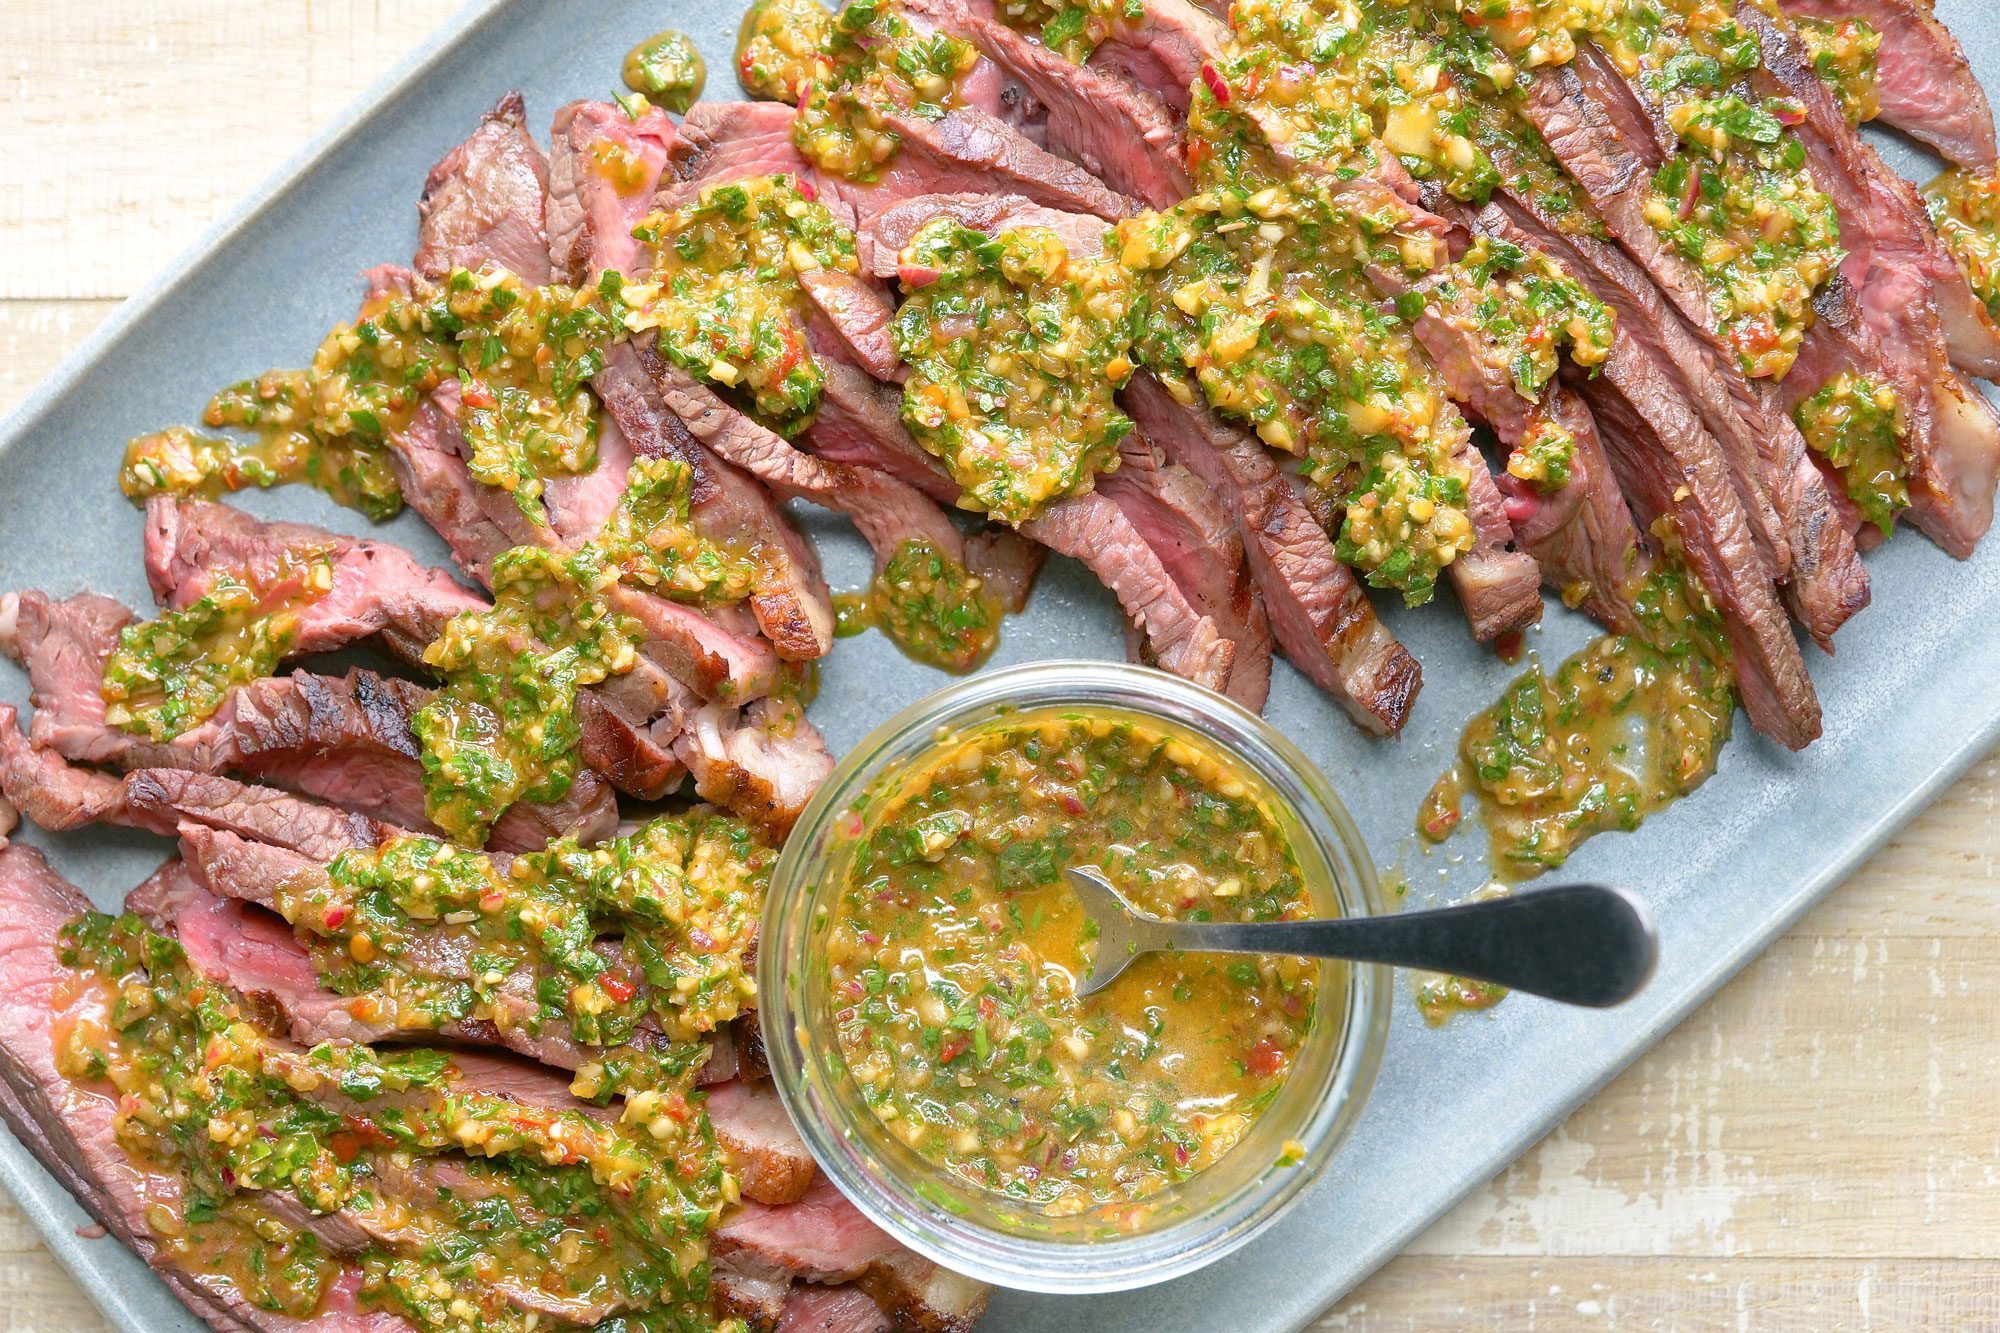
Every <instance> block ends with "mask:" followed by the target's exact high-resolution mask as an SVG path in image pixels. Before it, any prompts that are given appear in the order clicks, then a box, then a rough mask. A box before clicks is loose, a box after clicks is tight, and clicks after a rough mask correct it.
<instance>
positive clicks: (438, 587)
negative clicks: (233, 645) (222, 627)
mask: <svg viewBox="0 0 2000 1333" xmlns="http://www.w3.org/2000/svg"><path fill="white" fill-rule="evenodd" d="M145 552H146V581H147V583H149V584H150V585H151V587H152V589H153V596H154V597H155V598H156V599H157V600H158V601H159V602H160V603H161V604H162V605H165V606H170V607H174V608H176V609H179V608H182V607H186V606H187V605H188V604H189V603H191V602H194V601H196V600H197V599H199V598H200V597H202V596H203V595H204V594H206V593H207V592H208V591H209V590H210V589H211V588H212V587H214V583H215V579H216V577H217V576H218V575H221V574H225V573H227V574H232V575H234V576H236V577H237V578H239V579H243V580H244V581H246V582H248V583H250V584H251V585H252V586H255V587H272V586H274V585H276V584H277V583H278V582H279V581H280V580H281V579H283V578H284V577H286V572H287V571H289V570H296V569H297V568H298V567H299V566H300V565H301V564H302V563H304V562H305V561H307V560H309V559H311V558H313V557H315V556H320V557H323V558H325V559H327V560H329V561H331V563H332V565H333V586H332V588H330V589H329V590H328V591H327V592H326V593H324V594H322V595H320V596H318V597H316V598H314V599H313V600H312V601H311V603H310V604H308V605H306V606H304V607H303V608H301V611H300V618H299V619H300V623H299V636H298V640H297V643H296V648H295V651H297V652H298V653H300V654H310V653H323V652H330V651H332V650H334V649H336V648H344V647H346V646H348V645H349V644H352V643H355V642H357V641H359V640H363V639H368V638H379V640H380V641H381V643H382V646H383V647H384V648H386V649H388V650H389V651H390V652H392V653H394V654H395V655H396V656H397V657H400V658H402V659H403V660H404V661H406V662H411V663H416V662H420V661H422V659H423V651H424V649H425V648H426V647H428V646H429V644H430V642H431V640H433V639H435V638H436V637H437V636H438V634H439V633H440V632H441V631H442V630H443V629H444V625H445V622H446V621H448V620H450V619H451V618H452V617H453V616H455V615H457V614H458V613H459V612H461V611H478V610H483V609H485V606H486V602H485V600H484V599H483V598H481V597H480V596H479V595H477V594H476V593H473V592H469V591H467V590H466V589H465V588H464V587H462V586H461V585H459V584H458V583H456V582H455V581H453V579H452V578H451V576H450V575H449V574H446V573H445V572H444V571H443V570H438V569H430V568H428V567H426V566H424V565H422V564H419V563H418V561H417V559H416V557H415V556H413V555H411V554H410V553H409V552H408V551H405V550H404V549H403V548H402V547H400V546H392V545H390V544H389V543H387V542H378V541H371V540H369V539H367V538H365V537H348V536H343V535H340V534H337V533H331V532H327V531H325V530H324V529H320V528H314V527H308V526H307V525H305V524H303V523H266V522H262V521H260V520H258V519H255V518H252V517H251V516H250V515H248V514H246V513H244V512H243V511H242V510H240V509H236V508H234V507H232V506H230V505H225V504H216V503H213V502H211V501H207V500H180V499H175V498H174V497H172V496H167V495H158V496H154V497H153V498H152V499H150V500H148V501H147V502H146V526H145Z"/></svg>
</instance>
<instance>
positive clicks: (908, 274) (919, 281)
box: [896, 264, 944, 291]
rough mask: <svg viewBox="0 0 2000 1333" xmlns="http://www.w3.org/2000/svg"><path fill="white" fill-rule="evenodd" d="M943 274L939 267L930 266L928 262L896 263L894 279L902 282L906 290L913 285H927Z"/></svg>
mask: <svg viewBox="0 0 2000 1333" xmlns="http://www.w3.org/2000/svg"><path fill="white" fill-rule="evenodd" d="M943 276H944V273H943V271H942V270H941V269H935V268H932V267H931V266H930V265H928V264H898V265H896V281H898V282H900V283H902V284H903V287H904V290H906V291H907V290H909V289H911V288H915V287H928V286H930V285H931V284H932V283H934V282H936V281H937V280H938V279H939V278H941V277H943Z"/></svg>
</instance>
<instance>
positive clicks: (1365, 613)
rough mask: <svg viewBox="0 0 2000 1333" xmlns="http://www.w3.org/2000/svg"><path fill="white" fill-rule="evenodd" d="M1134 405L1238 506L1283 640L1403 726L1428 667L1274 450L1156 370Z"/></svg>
mask: <svg viewBox="0 0 2000 1333" xmlns="http://www.w3.org/2000/svg"><path fill="white" fill-rule="evenodd" d="M1124 402H1125V406H1126V408H1127V409H1128V410H1129V411H1130V412H1131V413H1132V417H1133V419H1134V420H1135V421H1137V422H1138V423H1139V429H1140V430H1141V431H1142V432H1143V433H1144V434H1145V435H1146V437H1147V438H1148V439H1149V440H1151V441H1152V442H1153V443H1154V444H1156V445H1158V446H1159V447H1160V448H1161V449H1162V450H1163V451H1164V452H1165V454H1166V456H1167V457H1168V458H1169V459H1171V460H1172V461H1174V462H1176V463H1179V464H1181V465H1182V466H1183V467H1186V468H1187V469H1188V470H1189V471H1190V472H1193V473H1194V474H1195V475H1196V476H1199V477H1201V478H1202V479H1203V480H1204V481H1206V482H1207V483H1208V485H1209V488H1210V489H1211V490H1213V491H1214V492H1215V493H1216V494H1217V495H1219V496H1221V497H1222V499H1223V501H1224V502H1225V503H1226V504H1227V505H1228V506H1229V507H1230V510H1231V512H1232V514H1233V515H1234V517H1235V519H1236V523H1237V526H1238V527H1239V528H1240V529H1241V531H1242V533H1243V539H1244V554H1245V557H1246V559H1247V562H1248V565H1249V569H1250V573H1251V576H1252V577H1253V578H1255V579H1256V581H1257V586H1258V588H1259V589H1260V590H1261V591H1262V593H1263V597H1264V606H1265V609H1266V611H1267V612H1268V614H1269V616H1270V620H1271V628H1272V631H1273V633H1274V634H1275V635H1276V636H1277V640H1278V645H1279V647H1281V648H1282V649H1283V650H1284V653H1285V657H1286V658H1287V660H1289V661H1290V662H1291V663H1292V665H1293V666H1295V667H1297V668H1298V669H1299V670H1300V671H1302V672H1304V673H1305V674H1306V676H1307V677H1308V678H1309V679H1311V680H1312V682H1313V683H1314V684H1316V685H1318V686H1319V687H1320V688H1321V689H1323V690H1325V691H1326V692H1327V693H1328V694H1330V695H1332V696H1333V697H1334V699H1335V700H1337V701H1338V702H1339V703H1340V704H1341V705H1342V706H1343V707H1344V708H1346V710H1347V712H1348V713H1349V715H1350V716H1352V717H1353V718H1354V720H1355V722H1357V723H1358V724H1359V725H1360V726H1361V727H1363V728H1364V729H1365V730H1368V731H1371V732H1374V733H1376V734H1378V735H1381V734H1393V733H1395V732H1398V731H1400V730H1402V727H1403V724H1404V722H1406V721H1408V720H1409V715H1410V709H1411V707H1412V705H1413V704H1414V703H1415V702H1416V697H1417V691H1418V689H1420V688H1421V687H1422V684H1423V671H1422V668H1420V667H1419V666H1418V665H1417V661H1416V659H1415V658H1413V657H1411V656H1410V654H1409V651H1408V650H1407V649H1405V648H1404V647H1403V645H1402V644H1400V643H1398V642H1397V641H1396V638H1395V636H1394V635H1393V634H1391V633H1390V632H1389V629H1388V627H1387V626H1385V625H1384V624H1383V623H1382V622H1381V620H1379V619H1378V618H1377V617H1376V615H1375V608H1374V606H1373V605H1372V604H1371V603H1370V602H1369V600H1368V597H1367V594H1365V593H1364V592H1362V590H1361V586H1360V584H1359V583H1357V582H1356V581H1355V579H1354V576H1353V574H1352V573H1351V572H1350V571H1349V570H1348V568H1347V566H1346V565H1344V564H1342V563H1341V562H1340V561H1339V559H1338V558H1337V557H1336V556H1335V555H1334V552H1333V541H1332V539H1331V538H1329V537H1328V536H1327V534H1326V530H1325V529H1324V528H1322V527H1321V526H1320V523H1319V520H1318V519H1317V518H1315V517H1314V516H1313V513H1312V511H1311V509H1309V508H1308V507H1307V506H1306V504H1305V502H1304V501H1303V500H1302V499H1301V498H1300V497H1299V495H1298V492H1297V491H1296V490H1294V489H1293V487H1292V485H1291V483H1290V481H1289V480H1287V478H1286V477H1285V476H1284V474H1283V473H1282V472H1281V471H1280V470H1279V468H1278V465H1277V463H1276V462H1275V461H1274V460H1273V459H1272V457H1271V455H1270V454H1269V453H1268V452H1267V451H1266V450H1265V448H1264V446H1263V445H1262V444H1261V443H1260V442H1259V441H1258V440H1257V439H1256V437H1254V436H1252V435H1250V434H1249V433H1248V432H1246V431H1242V430H1239V429H1237V428H1236V427H1233V426H1229V425H1226V424H1224V423H1223V422H1222V421H1220V420H1218V419H1216V418H1215V417H1214V416H1213V415H1211V414H1210V413H1209V412H1208V411H1207V410H1206V409H1205V408H1202V407H1199V406H1194V405H1184V404H1182V403H1180V402H1179V401H1178V400H1176V399H1175V398H1174V397H1173V395H1171V394H1170V393H1168V392H1167V390H1166V389H1165V388H1164V387H1163V386H1162V385H1161V383H1160V382H1159V381H1158V380H1157V379H1155V378H1154V377H1153V376H1152V375H1151V374H1149V373H1147V372H1145V371H1141V372H1140V373H1138V374H1136V375H1134V376H1133V377H1132V378H1131V380H1130V381H1128V382H1127V384H1126V386H1125V390H1124Z"/></svg>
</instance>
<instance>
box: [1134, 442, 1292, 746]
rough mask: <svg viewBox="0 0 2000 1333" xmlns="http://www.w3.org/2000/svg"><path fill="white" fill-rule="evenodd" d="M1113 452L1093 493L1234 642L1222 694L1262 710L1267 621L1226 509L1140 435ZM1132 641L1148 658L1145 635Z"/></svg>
mask: <svg viewBox="0 0 2000 1333" xmlns="http://www.w3.org/2000/svg"><path fill="white" fill-rule="evenodd" d="M1119 452H1120V455H1121V462H1120V465H1119V468H1118V470H1117V471H1116V472H1113V473H1110V474H1109V475H1107V476H1105V477H1103V478H1102V479H1101V480H1100V481H1099V483H1098V491H1099V493H1101V494H1103V495H1107V496H1109V497H1111V500H1112V502H1113V503H1115V504H1116V505H1117V506H1118V507H1119V508H1120V509H1121V510H1123V511H1124V513H1125V516H1126V517H1127V518H1128V519H1130V520H1131V521H1132V526H1133V527H1134V528H1136V529H1137V530H1138V531H1139V532H1140V533H1141V534H1142V535H1143V536H1144V537H1145V539H1146V545H1147V546H1149V547H1151V548H1152V549H1153V551H1154V552H1155V553H1156V554H1158V556H1159V557H1160V562H1161V563H1162V564H1163V565H1165V566H1166V570H1167V573H1168V574H1169V575H1170V576H1171V577H1172V578H1173V580H1174V582H1175V583H1176V584H1178V585H1179V586H1180V590H1181V592H1182V593H1183V595H1185V596H1186V598H1187V600H1188V603H1189V604H1190V605H1191V606H1194V607H1196V608H1198V609H1199V610H1200V611H1201V613H1202V614H1203V615H1205V616H1207V617H1208V618H1209V619H1210V620H1212V621H1213V622H1214V623H1215V626H1216V628H1217V630H1219V631H1220V632H1221V633H1222V635H1223V636H1224V637H1225V638H1227V639H1228V641H1229V642H1230V643H1231V644H1232V645H1233V646H1234V650H1235V652H1234V657H1233V660H1232V661H1231V663H1230V667H1229V676H1228V679H1227V680H1226V681H1225V683H1224V685H1223V689H1222V692H1223V693H1224V694H1226V695H1228V696H1229V697H1230V698H1232V699H1234V700H1236V702H1237V703H1240V704H1242V705H1243V706H1244V707H1245V708H1248V709H1250V710H1252V711H1253V712H1261V711H1263V707H1264V702H1265V700H1266V699H1268V698H1269V697H1270V693H1271V622H1270V620H1269V618H1268V617H1267V616H1266V615H1265V613H1264V601H1263V598H1261V597H1259V596H1258V594H1257V585H1256V583H1255V582H1254V581H1253V580H1252V579H1251V578H1250V574H1249V571H1248V569H1247V568H1246V567H1245V564H1244V558H1243V537H1242V535H1241V534H1240V533H1239V532H1238V531H1237V529H1236V525H1235V523H1234V522H1233V521H1232V519H1231V516H1230V513H1229V511H1228V509H1227V508H1226V507H1225V506H1224V505H1223V503H1222V501H1221V499H1220V498H1219V497H1218V496H1217V495H1216V494H1215V492H1214V491H1212V490H1210V489H1209V487H1208V486H1207V484H1206V483H1204V482H1203V481H1202V480H1201V478H1199V477H1197V476H1196V475H1195V474H1194V473H1193V472H1191V471H1189V470H1188V469H1187V468H1185V467H1183V466H1181V465H1180V464H1178V463H1169V462H1168V461H1167V460H1166V458H1165V457H1164V456H1163V455H1162V454H1161V452H1160V451H1159V449H1158V448H1157V447H1156V446H1154V445H1153V444H1152V443H1151V442H1150V441H1148V440H1147V439H1146V437H1145V436H1144V435H1141V434H1138V433H1136V432H1135V433H1134V434H1132V435H1128V436H1127V437H1126V438H1125V439H1124V441H1123V442H1122V443H1121V445H1120V449H1119ZM1138 646H1139V647H1140V649H1141V651H1140V653H1139V654H1138V656H1139V658H1140V660H1142V661H1143V660H1146V659H1147V658H1148V657H1150V656H1151V651H1150V645H1148V644H1146V643H1145V642H1144V640H1143V636H1141V642H1140V644H1139V645H1138Z"/></svg>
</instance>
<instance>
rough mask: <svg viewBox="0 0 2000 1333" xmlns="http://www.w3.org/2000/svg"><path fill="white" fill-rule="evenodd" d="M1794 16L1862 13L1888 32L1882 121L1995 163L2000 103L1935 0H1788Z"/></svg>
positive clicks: (1881, 62)
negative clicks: (1931, 0) (1992, 99)
mask: <svg viewBox="0 0 2000 1333" xmlns="http://www.w3.org/2000/svg"><path fill="white" fill-rule="evenodd" d="M1780 3H1781V4H1782V5H1783V6H1784V10H1785V13H1787V14H1789V15H1791V16H1792V17H1793V18H1811V19H1825V20H1833V21H1838V20H1841V19H1862V20H1865V21H1866V22H1867V23H1868V25H1869V26H1870V27H1872V28H1874V29H1875V31H1876V32H1878V33H1880V34H1881V35H1882V45H1881V46H1880V47H1879V48H1878V49H1877V50H1876V52H1875V71H1876V85H1875V86H1876V93H1877V96H1878V100H1879V101H1880V103H1881V107H1882V110H1881V113H1880V114H1881V119H1882V120H1883V122H1884V123H1886V124H1889V125H1893V126H1895V127H1896V128H1897V129H1899V130H1901V131H1903V132H1904V133H1905V134H1908V135H1911V136H1912V137H1914V138H1917V139H1921V140H1923V141H1924V142H1925V143H1927V144H1929V145H1930V146H1931V147H1933V148H1935V149H1937V150H1938V152H1940V153H1942V154H1944V155H1945V156H1946V157H1948V158H1950V159H1951V160H1952V161H1954V162H1957V163H1958V164H1960V165H1961V166H1967V167H1975V168H1976V167H1987V166H1991V165H1992V164H1993V160H1994V157H1995V156H1996V154H2000V149H1996V147H1995V144H1994V136H1993V108H1992V106H1990V105H1989V104H1988V103H1987V100H1986V90H1985V89H1984V88H1982V87H1980V86H1979V79H1978V77H1977V76H1975V75H1974V74H1973V72H1972V66H1971V65H1970V64H1969V63H1968V62H1967V61H1966V58H1965V48H1964V47H1962V46H1960V45H1959V44H1958V38H1956V37H1954V36H1952V35H1951V31H1950V30H1949V29H1948V28H1946V27H1945V26H1944V24H1942V23H1940V22H1938V19H1937V16H1936V15H1935V14H1933V13H1932V12H1931V7H1930V5H1929V4H1928V3H1927V0H1780Z"/></svg>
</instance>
